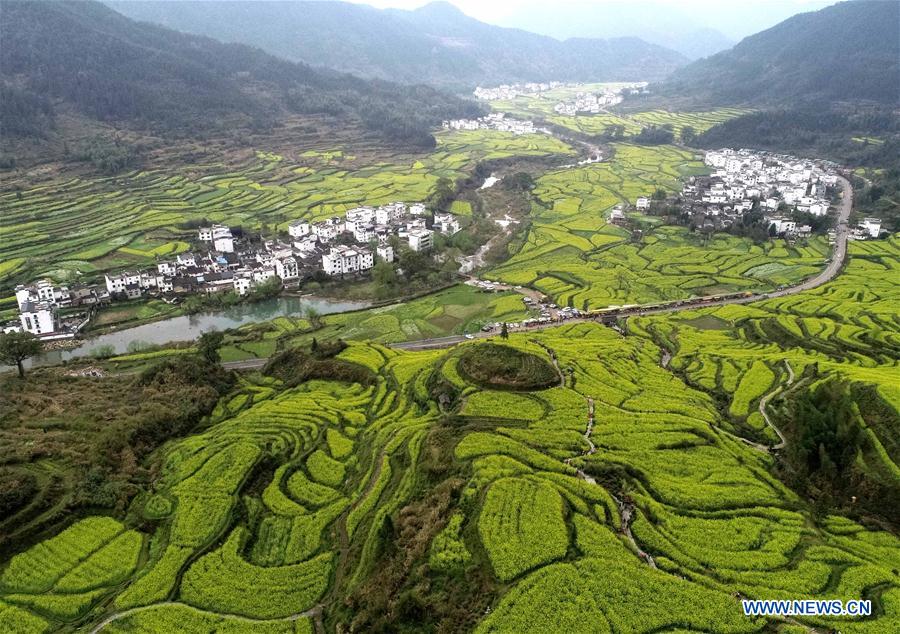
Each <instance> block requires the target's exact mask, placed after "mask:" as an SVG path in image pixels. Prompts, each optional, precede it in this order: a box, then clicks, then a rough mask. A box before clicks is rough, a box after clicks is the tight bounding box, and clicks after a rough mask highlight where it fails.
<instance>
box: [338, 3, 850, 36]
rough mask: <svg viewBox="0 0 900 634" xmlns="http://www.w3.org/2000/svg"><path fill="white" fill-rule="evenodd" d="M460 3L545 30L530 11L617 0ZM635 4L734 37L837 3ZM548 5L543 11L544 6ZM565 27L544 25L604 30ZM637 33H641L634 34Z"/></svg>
mask: <svg viewBox="0 0 900 634" xmlns="http://www.w3.org/2000/svg"><path fill="white" fill-rule="evenodd" d="M351 1H352V2H357V3H359V4H369V5H372V6H376V7H379V8H386V7H394V8H398V9H414V8H416V7H420V6H422V5H424V4H428V0H351ZM449 1H450V2H452V3H453V4H455V5H456V6H458V7H459V8H460V9H461V10H462V11H463V12H464V13H466V14H467V15H470V16H472V17H474V18H478V19H479V20H482V21H484V22H490V23H492V24H499V25H501V26H518V27H524V28H528V29H529V30H532V31H539V29H540V23H541V21H540V19H538V20H529V18H528V13H529V11H530V10H534V9H537V11H538V12H539V13H546V12H547V9H548V7H553V9H554V10H555V11H558V13H559V14H562V15H565V14H566V12H567V10H568V11H573V13H574V14H576V15H577V10H578V9H577V7H579V6H585V5H590V6H591V7H592V8H593V9H594V10H595V11H596V9H597V7H598V6H602V5H603V4H605V3H610V2H616V1H617V0H449ZM618 1H619V2H621V0H618ZM629 4H632V5H640V4H648V5H651V7H652V5H653V4H665V5H667V6H669V7H671V9H672V10H674V11H677V12H679V13H682V14H686V15H687V16H689V17H690V18H691V19H692V20H693V21H695V22H697V23H698V24H700V25H701V26H705V27H711V28H714V29H717V30H719V31H721V32H722V33H724V34H725V35H727V36H728V37H730V38H732V39H735V40H738V39H740V38H742V37H745V36H747V35H751V34H752V33H756V32H757V31H761V30H763V29H766V28H768V27H770V26H773V25H775V24H777V23H778V22H781V21H782V20H784V19H786V18H788V17H790V16H791V15H794V14H795V13H802V12H804V11H814V10H817V9H821V8H822V7H824V6H828V5H830V4H834V2H833V1H823V0H652V2H646V3H643V2H641V0H631V2H630V3H629ZM541 10H543V11H541ZM566 28H567V27H565V26H560V23H559V21H557V22H556V24H555V25H554V26H553V27H549V26H548V28H546V29H544V32H545V34H547V35H556V36H557V37H560V36H563V37H565V36H571V35H582V36H589V35H598V36H603V35H604V34H602V33H596V34H592V33H587V32H585V29H589V28H590V27H587V26H581V28H579V25H577V24H574V23H573V24H571V25H570V26H569V27H568V29H569V31H570V32H568V33H564V32H562V30H564V29H566ZM634 35H639V34H638V33H634Z"/></svg>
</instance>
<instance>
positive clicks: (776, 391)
mask: <svg viewBox="0 0 900 634" xmlns="http://www.w3.org/2000/svg"><path fill="white" fill-rule="evenodd" d="M784 367H785V368H787V372H788V381H787V387H790V386H791V384H793V382H794V369H793V368H792V367H791V364H790V363H788V360H787V359H785V360H784ZM783 390H784V388H783V387H782V386H781V385H778V386H776V388H775V389H774V390H772V391H771V392H769V393H768V394H766V395H765V396H763V397H762V398H761V399H760V400H759V413H760V414H762V417H763V420H764V421H766V425H768V426H769V427H771V428H772V431H774V432H775V433H776V434H778V438H779V439H780V442H779V443H778V444H776V445H772V449H783V448H784V446H785V445H786V444H787V439H786V438H785V437H784V434H782V433H781V430H780V429H778V428H777V427H776V426H775V424H774V423H773V422H772V420H771V419H770V418H769V415H768V413H766V406H767V405H768V404H769V401H770V400H771V399H772V398H774V397H775V396H777V395H778V394H780V393H781V392H782V391H783Z"/></svg>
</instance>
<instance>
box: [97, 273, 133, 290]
mask: <svg viewBox="0 0 900 634" xmlns="http://www.w3.org/2000/svg"><path fill="white" fill-rule="evenodd" d="M105 277H106V290H107V291H108V292H109V293H110V294H112V293H124V292H125V291H126V290H127V289H128V287H129V286H137V287H138V288H140V286H141V274H140V273H128V272H126V273H119V274H118V275H109V274H108V273H107V274H106V276H105Z"/></svg>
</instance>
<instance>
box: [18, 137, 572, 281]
mask: <svg viewBox="0 0 900 634" xmlns="http://www.w3.org/2000/svg"><path fill="white" fill-rule="evenodd" d="M572 153H573V150H572V149H571V148H570V147H569V146H567V145H565V144H563V143H562V142H560V141H558V140H556V139H555V138H553V137H550V136H548V135H543V134H540V135H524V136H516V135H513V134H511V133H502V132H493V131H474V132H473V131H464V132H453V133H441V134H439V135H438V147H437V148H436V149H435V150H434V151H433V152H431V153H430V154H425V155H419V156H416V155H405V154H387V155H385V154H384V153H382V154H380V155H379V158H378V159H377V160H376V159H371V160H369V161H363V160H362V159H358V158H357V157H355V156H352V155H347V154H344V153H342V152H340V151H328V152H318V151H307V152H305V153H303V154H301V155H299V156H298V157H297V159H296V160H295V161H289V160H287V159H285V158H284V157H280V156H278V157H275V156H273V155H271V154H268V153H265V152H258V153H257V154H256V155H255V156H254V157H252V158H250V159H248V160H247V161H245V162H244V163H242V164H240V165H237V166H233V165H229V166H225V165H221V164H209V165H198V166H192V169H190V170H180V171H164V170H153V171H136V172H130V173H127V174H122V175H117V176H114V177H99V178H90V179H89V178H72V179H70V180H67V181H60V182H54V183H51V184H45V185H41V186H38V187H34V188H31V189H26V190H24V191H20V192H16V193H13V192H8V193H4V194H0V232H2V233H3V235H4V240H3V243H2V244H0V282H4V281H6V282H8V281H9V280H10V278H13V279H15V280H20V281H31V279H30V278H34V277H38V276H44V275H46V276H49V277H51V278H54V279H57V280H59V281H72V280H74V279H77V278H80V277H83V276H84V275H88V274H96V273H97V272H101V271H105V270H110V269H119V268H127V267H135V266H146V265H147V264H149V263H152V262H153V261H154V259H155V258H156V257H157V256H161V257H165V256H171V255H174V254H175V253H178V252H180V251H184V250H186V249H187V248H188V245H187V244H186V243H185V240H191V239H193V238H194V237H195V235H194V232H193V231H186V230H184V229H182V228H181V226H182V223H185V222H187V221H192V220H193V221H197V220H200V219H203V218H206V219H207V220H209V221H213V222H220V223H224V224H228V225H240V226H244V227H247V228H254V229H259V228H260V227H261V226H262V225H263V224H266V225H268V226H269V227H270V228H279V229H286V227H287V225H288V224H289V223H290V222H292V221H293V220H296V219H300V218H309V219H314V220H315V219H321V218H324V217H328V216H332V215H336V214H337V215H339V214H342V213H343V212H345V211H346V210H347V209H350V208H352V207H356V206H358V205H362V204H370V205H377V204H383V203H388V202H393V201H397V200H401V201H407V202H415V201H422V200H425V199H427V198H428V196H429V195H430V194H431V192H432V190H433V188H434V185H435V183H436V182H437V180H438V178H440V177H443V176H446V177H449V178H452V179H456V178H459V177H461V176H463V175H464V173H465V171H466V170H468V169H470V168H471V167H472V166H473V165H474V163H475V162H476V161H479V160H482V159H495V158H503V157H509V156H519V155H521V156H542V155H547V154H572ZM276 158H277V159H278V160H275V159H276ZM460 211H462V210H460Z"/></svg>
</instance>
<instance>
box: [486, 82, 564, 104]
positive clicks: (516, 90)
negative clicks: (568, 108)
mask: <svg viewBox="0 0 900 634" xmlns="http://www.w3.org/2000/svg"><path fill="white" fill-rule="evenodd" d="M563 86H565V84H563V83H562V82H559V81H551V82H544V83H536V82H529V83H525V84H503V85H502V86H497V87H496V88H482V87H481V86H479V87H478V88H476V89H475V91H474V92H473V93H472V94H473V95H475V98H476V99H482V100H484V101H501V100H506V99H515V98H516V97H521V96H524V95H537V94H540V93H542V92H547V91H548V90H553V89H554V88H561V87H563Z"/></svg>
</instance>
